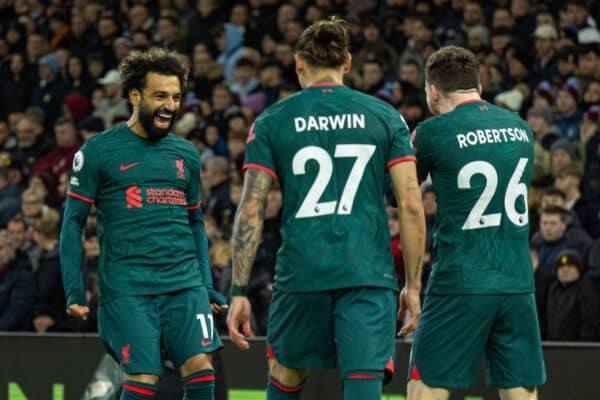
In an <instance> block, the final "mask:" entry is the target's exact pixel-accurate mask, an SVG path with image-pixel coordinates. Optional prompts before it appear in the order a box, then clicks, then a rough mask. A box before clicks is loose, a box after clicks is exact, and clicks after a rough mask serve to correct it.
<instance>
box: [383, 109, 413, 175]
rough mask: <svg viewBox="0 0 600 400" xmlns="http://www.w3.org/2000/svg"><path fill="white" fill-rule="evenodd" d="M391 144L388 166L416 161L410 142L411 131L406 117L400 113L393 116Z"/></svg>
mask: <svg viewBox="0 0 600 400" xmlns="http://www.w3.org/2000/svg"><path fill="white" fill-rule="evenodd" d="M390 144H391V146H390V149H391V150H390V155H389V158H388V160H387V164H386V165H387V168H388V169H389V168H390V167H391V166H392V165H394V164H398V163H401V162H404V161H416V158H415V153H414V151H413V149H412V144H411V143H410V132H409V130H408V126H407V125H406V122H404V118H402V115H400V114H399V113H395V115H393V116H392V117H391V143H390Z"/></svg>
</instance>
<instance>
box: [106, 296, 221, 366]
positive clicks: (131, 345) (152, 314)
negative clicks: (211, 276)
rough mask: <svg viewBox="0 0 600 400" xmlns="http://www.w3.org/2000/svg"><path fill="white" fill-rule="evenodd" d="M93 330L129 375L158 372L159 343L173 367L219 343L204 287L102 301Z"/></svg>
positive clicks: (159, 359) (215, 348)
mask: <svg viewBox="0 0 600 400" xmlns="http://www.w3.org/2000/svg"><path fill="white" fill-rule="evenodd" d="M98 330H99V333H100V337H101V338H102V342H103V343H104V345H105V347H106V349H107V350H108V352H109V353H110V355H111V356H113V358H114V359H115V360H116V361H117V362H118V363H119V364H120V365H121V366H122V367H123V369H124V370H125V372H126V373H128V374H152V375H160V374H161V373H162V362H161V361H162V360H161V346H164V349H165V351H166V354H167V355H168V357H169V359H170V360H171V361H172V362H173V363H174V364H175V366H176V367H177V368H179V367H181V365H183V364H184V363H185V361H186V360H187V359H188V358H190V357H192V356H194V355H196V354H199V353H210V352H212V351H215V350H217V349H219V348H221V347H222V344H221V339H220V337H219V334H218V332H217V330H216V328H215V324H214V319H213V315H212V312H211V309H210V300H209V299H208V293H207V291H206V288H205V287H204V286H197V287H192V288H189V289H185V290H181V291H177V292H174V293H168V294H162V295H156V296H127V297H119V298H116V299H114V300H112V301H110V302H107V303H103V304H101V305H100V307H99V308H98Z"/></svg>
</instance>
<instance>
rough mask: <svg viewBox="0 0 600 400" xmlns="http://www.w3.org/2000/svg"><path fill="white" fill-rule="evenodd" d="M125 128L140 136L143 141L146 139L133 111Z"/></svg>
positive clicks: (144, 132)
mask: <svg viewBox="0 0 600 400" xmlns="http://www.w3.org/2000/svg"><path fill="white" fill-rule="evenodd" d="M127 127H128V128H129V129H131V130H132V131H133V133H135V134H136V135H138V136H140V137H141V138H143V139H148V134H146V131H145V130H144V128H143V127H142V124H141V123H140V120H139V119H138V116H137V112H136V111H133V113H132V114H131V117H130V118H129V120H128V121H127Z"/></svg>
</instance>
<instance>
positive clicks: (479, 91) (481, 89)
mask: <svg viewBox="0 0 600 400" xmlns="http://www.w3.org/2000/svg"><path fill="white" fill-rule="evenodd" d="M482 92H483V87H482V86H481V82H479V84H478V85H477V93H478V94H479V95H480V96H481V93H482Z"/></svg>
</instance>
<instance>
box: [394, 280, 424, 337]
mask: <svg viewBox="0 0 600 400" xmlns="http://www.w3.org/2000/svg"><path fill="white" fill-rule="evenodd" d="M407 310H408V311H409V312H410V321H408V323H407V324H406V325H404V326H403V327H402V329H400V332H398V335H399V336H404V335H406V334H408V333H410V332H412V331H414V330H415V329H416V328H417V323H418V322H419V318H420V317H421V291H420V290H419V289H416V288H408V287H404V288H403V289H402V291H401V292H400V310H399V311H398V320H400V321H403V320H404V316H405V315H406V311H407Z"/></svg>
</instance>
